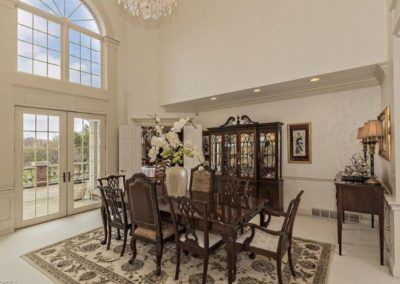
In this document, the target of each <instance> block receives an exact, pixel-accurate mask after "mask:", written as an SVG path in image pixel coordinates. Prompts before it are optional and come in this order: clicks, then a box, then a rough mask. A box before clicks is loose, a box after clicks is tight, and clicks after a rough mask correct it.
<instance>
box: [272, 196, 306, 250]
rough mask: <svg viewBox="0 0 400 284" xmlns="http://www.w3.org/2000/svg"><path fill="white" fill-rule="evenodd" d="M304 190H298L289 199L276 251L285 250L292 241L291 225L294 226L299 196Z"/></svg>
mask: <svg viewBox="0 0 400 284" xmlns="http://www.w3.org/2000/svg"><path fill="white" fill-rule="evenodd" d="M303 193H304V191H303V190H302V191H300V192H299V193H298V194H297V196H296V198H295V199H293V200H292V201H290V203H289V206H288V209H287V211H286V217H285V220H284V222H283V225H282V229H281V231H282V232H283V235H282V236H281V237H280V239H279V243H278V253H279V250H280V252H285V251H286V250H287V249H288V248H289V246H290V245H291V242H292V235H293V227H294V220H295V219H296V215H297V210H298V208H299V204H300V201H301V196H302V195H303Z"/></svg>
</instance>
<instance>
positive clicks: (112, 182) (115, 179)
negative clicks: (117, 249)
mask: <svg viewBox="0 0 400 284" xmlns="http://www.w3.org/2000/svg"><path fill="white" fill-rule="evenodd" d="M97 182H98V183H99V186H110V187H112V188H122V190H123V192H125V175H109V176H107V177H103V178H99V179H97ZM104 209H105V208H103V206H102V208H101V209H100V210H104ZM101 216H102V218H103V214H101ZM103 223H104V224H105V226H107V224H106V223H107V220H104V219H103ZM115 238H116V239H117V240H120V239H121V233H120V230H119V229H117V235H116V237H115Z"/></svg>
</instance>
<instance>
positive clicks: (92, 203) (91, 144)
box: [68, 115, 104, 211]
mask: <svg viewBox="0 0 400 284" xmlns="http://www.w3.org/2000/svg"><path fill="white" fill-rule="evenodd" d="M70 116H71V117H70V119H69V121H70V123H71V126H72V129H71V128H70V134H72V135H70V136H69V137H70V138H69V140H70V143H69V149H70V151H69V157H70V159H69V161H70V162H69V163H68V165H69V166H68V167H69V173H68V177H69V187H70V190H69V193H70V195H69V203H70V204H69V210H71V211H74V209H85V208H86V209H88V208H91V207H97V206H99V205H100V201H101V196H100V191H99V189H98V188H97V179H98V178H100V177H101V172H102V171H101V168H102V157H103V152H104V151H102V149H103V146H102V144H103V142H102V140H103V139H102V134H103V131H102V127H103V125H104V122H103V119H102V118H101V117H100V118H96V117H93V116H88V115H82V116H80V115H70ZM71 126H70V127H71ZM71 139H72V141H71ZM86 209H85V210H86Z"/></svg>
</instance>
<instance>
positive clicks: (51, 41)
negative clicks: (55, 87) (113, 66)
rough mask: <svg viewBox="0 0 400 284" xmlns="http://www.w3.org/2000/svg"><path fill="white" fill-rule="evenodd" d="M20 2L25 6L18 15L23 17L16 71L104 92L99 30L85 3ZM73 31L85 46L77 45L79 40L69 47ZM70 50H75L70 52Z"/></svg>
mask: <svg viewBox="0 0 400 284" xmlns="http://www.w3.org/2000/svg"><path fill="white" fill-rule="evenodd" d="M20 2H22V3H21V5H19V8H18V9H17V10H18V15H24V17H22V16H21V17H18V24H17V25H18V30H17V35H18V36H17V47H18V48H17V70H18V71H20V72H25V73H30V74H34V75H39V76H45V77H49V78H53V79H58V80H63V81H69V82H73V83H78V84H82V85H87V86H91V87H95V88H101V87H102V69H101V67H102V54H101V52H102V47H101V44H102V43H101V35H100V29H99V26H98V24H97V21H96V19H95V17H94V15H93V13H92V12H91V11H90V9H89V8H88V7H87V6H86V4H85V1H84V0H68V1H66V0H65V1H64V0H20ZM26 4H28V5H29V6H28V5H26ZM30 6H32V7H30ZM36 9H40V10H42V11H43V12H44V13H43V12H41V11H37V10H36ZM46 14H48V15H46ZM39 15H40V16H39ZM55 16H57V17H60V19H57V18H56V17H55ZM64 19H65V20H68V21H65V20H64ZM46 23H47V27H46ZM70 30H74V31H76V32H77V33H78V35H79V37H80V38H79V41H82V44H80V43H79V44H77V42H76V40H75V41H74V40H73V43H74V44H75V45H71V44H70V40H69V39H68V37H69V31H70ZM97 34H99V35H97ZM64 37H65V41H64ZM81 37H82V39H81ZM64 43H65V44H64ZM77 45H79V47H78V48H77ZM70 47H71V48H75V49H74V50H69V48H70ZM45 51H46V52H47V54H45ZM70 55H71V56H70ZM64 58H65V60H64ZM69 60H71V64H73V67H72V68H70V67H69V63H70V61H69ZM77 61H79V68H77V67H78V65H77V64H76V63H77ZM70 77H71V78H70Z"/></svg>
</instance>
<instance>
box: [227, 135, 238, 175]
mask: <svg viewBox="0 0 400 284" xmlns="http://www.w3.org/2000/svg"><path fill="white" fill-rule="evenodd" d="M224 174H225V175H236V174H237V135H236V134H234V133H228V134H225V135H224Z"/></svg>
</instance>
